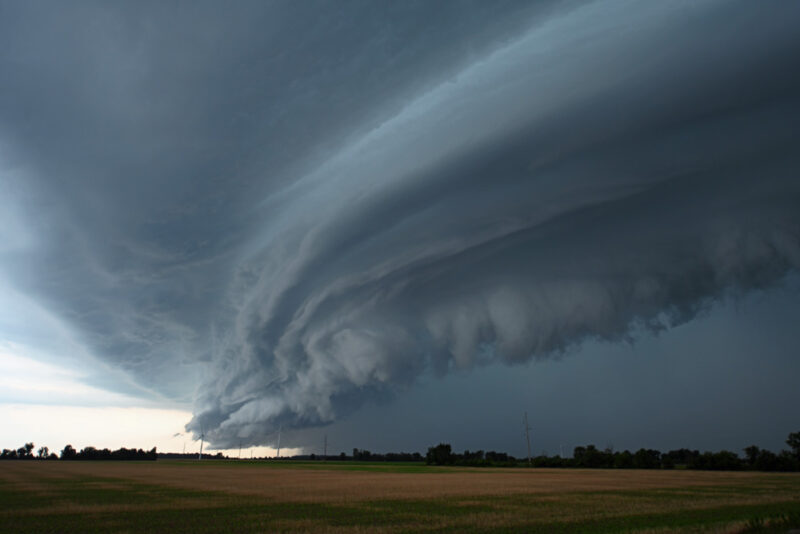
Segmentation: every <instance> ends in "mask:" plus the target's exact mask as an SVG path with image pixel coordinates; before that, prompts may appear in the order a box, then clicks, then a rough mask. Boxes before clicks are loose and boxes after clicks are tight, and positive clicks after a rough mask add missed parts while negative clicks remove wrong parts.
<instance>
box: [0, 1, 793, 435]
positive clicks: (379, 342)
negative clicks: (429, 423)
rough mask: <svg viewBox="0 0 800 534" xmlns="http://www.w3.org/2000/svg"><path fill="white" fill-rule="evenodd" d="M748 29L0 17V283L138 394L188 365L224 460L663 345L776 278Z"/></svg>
mask: <svg viewBox="0 0 800 534" xmlns="http://www.w3.org/2000/svg"><path fill="white" fill-rule="evenodd" d="M33 9H35V10H36V12H35V13H33V12H31V10H33ZM772 9H774V11H769V10H768V9H764V7H763V6H761V7H759V6H755V5H754V4H752V3H747V2H733V3H721V2H686V3H681V2H676V3H669V4H666V5H665V4H661V3H658V4H656V3H647V4H643V3H630V2H621V1H608V2H589V3H563V4H557V3H541V4H535V5H528V4H523V5H521V6H520V5H515V4H508V5H501V4H497V3H492V4H488V3H483V2H478V3H464V2H456V3H435V4H430V3H420V4H413V3H399V4H393V5H392V4H376V3H367V4H364V5H357V4H347V5H346V6H343V5H342V4H339V3H337V4H322V3H320V4H316V3H299V4H298V3H293V4H288V3H286V4H280V3H276V4H271V5H269V6H262V5H260V4H254V5H246V4H244V3H239V4H235V6H234V7H233V8H232V9H231V10H221V9H220V8H219V6H215V5H194V4H193V5H185V6H181V7H180V8H176V7H174V6H172V7H165V6H164V5H154V6H149V7H147V8H143V7H142V6H141V5H131V6H127V7H124V6H113V5H110V4H81V5H80V6H78V7H76V8H75V9H72V10H70V12H69V13H64V12H63V10H62V9H56V10H54V11H41V6H34V7H31V6H29V5H27V4H16V5H3V8H2V10H3V12H4V14H5V16H4V17H2V20H3V21H4V22H2V23H0V25H2V26H0V35H2V37H0V45H2V50H3V52H0V54H2V56H0V57H1V58H2V59H1V61H2V63H3V65H4V68H3V70H2V72H3V73H4V74H2V75H0V76H2V78H0V81H1V82H2V86H3V87H4V88H6V89H5V90H4V91H3V93H2V96H0V113H1V115H0V119H2V123H0V158H2V159H0V163H2V165H3V166H4V168H6V169H10V170H9V171H7V172H6V177H4V180H5V181H4V187H5V188H7V189H8V190H12V188H13V191H15V193H14V194H15V195H16V196H17V197H19V198H21V199H24V205H25V206H26V209H25V210H24V213H15V215H14V216H13V221H14V225H16V227H22V228H32V230H31V233H32V236H31V237H30V238H29V239H28V238H26V239H22V238H17V241H18V243H17V244H16V245H14V246H13V247H9V248H8V249H0V253H2V254H3V256H2V257H0V258H2V261H3V266H4V272H5V276H6V277H8V278H10V279H13V281H14V283H15V285H16V286H18V287H23V288H24V289H25V292H26V294H28V295H32V296H34V297H35V299H36V300H37V301H38V302H40V303H43V305H46V307H47V308H48V309H50V310H52V311H53V312H54V313H57V314H59V315H60V316H61V317H63V318H64V320H65V321H66V322H67V323H69V324H70V325H72V327H74V329H75V330H76V332H78V333H79V334H78V335H79V336H80V337H81V338H82V339H84V340H85V343H86V345H87V346H88V347H89V348H90V350H91V351H92V352H93V353H95V354H97V355H98V356H100V357H102V358H105V359H107V360H108V361H111V362H114V363H115V365H117V366H121V367H122V368H124V369H126V370H128V371H129V372H130V373H132V374H133V375H134V376H136V377H137V379H138V380H139V381H140V382H141V383H142V384H144V385H146V386H148V387H152V388H154V389H155V390H157V391H161V392H162V393H167V392H170V394H171V395H173V396H175V395H181V394H183V395H186V394H188V393H189V392H190V391H191V390H192V389H194V387H195V385H196V384H193V383H192V379H191V376H192V375H191V373H189V374H187V369H195V368H196V365H195V364H196V362H198V361H202V362H206V364H207V365H206V369H205V376H204V379H203V381H202V384H201V385H200V387H199V389H198V390H197V400H196V412H197V416H196V418H195V420H194V421H193V422H192V423H191V424H190V428H192V429H194V430H198V429H199V426H200V422H202V424H203V426H204V430H205V432H206V435H207V436H208V438H209V439H210V440H211V442H212V443H213V444H214V445H219V446H226V445H232V444H235V443H238V442H240V441H244V442H245V443H246V444H256V443H262V442H264V441H265V440H267V441H268V440H269V439H271V437H272V436H273V435H274V430H275V429H276V428H277V427H278V425H281V424H282V425H283V426H284V427H285V428H290V427H305V426H309V425H316V424H322V423H326V422H330V421H333V420H335V419H336V418H338V417H341V416H342V415H345V414H347V413H349V412H350V411H352V410H353V409H355V408H356V407H358V406H359V405H361V403H363V401H364V400H365V399H369V398H375V397H380V396H383V395H386V394H391V393H392V392H394V391H397V390H398V389H401V388H403V387H405V386H407V385H409V384H411V383H413V382H414V381H415V379H416V378H417V377H419V376H420V374H422V373H423V372H425V370H426V369H431V368H433V369H435V370H436V371H437V372H440V373H445V372H447V371H448V370H450V369H453V368H461V369H466V368H470V367H473V366H475V365H481V364H486V363H491V362H497V361H502V362H507V363H516V362H523V361H527V360H529V359H531V358H543V357H547V356H549V355H552V354H557V353H560V352H562V351H563V350H565V349H567V348H569V347H571V346H574V345H576V344H580V343H582V342H584V341H586V340H589V339H606V340H619V339H624V338H626V337H628V336H629V335H630V332H631V331H632V330H633V329H638V328H642V327H644V328H649V329H655V330H659V329H663V328H668V327H670V326H673V325H675V324H680V323H683V322H686V321H688V320H690V319H691V318H693V317H694V316H695V315H696V314H697V313H698V311H699V310H701V309H703V308H704V307H705V306H708V305H709V303H711V302H713V301H714V300H716V299H721V298H725V297H727V296H730V295H732V294H736V293H740V292H746V291H749V290H751V289H753V288H758V287H764V286H767V285H770V284H773V283H775V282H776V281H778V280H780V279H781V278H782V277H783V276H784V275H785V274H786V273H787V272H789V271H790V270H792V269H796V268H797V267H798V266H800V216H799V215H798V213H800V181H798V176H797V175H798V170H800V156H798V155H797V154H796V152H797V151H796V150H795V145H796V141H795V139H796V136H797V127H796V124H797V119H798V117H800V97H798V95H800V76H798V75H797V74H795V70H796V69H794V65H796V64H797V63H798V60H800V40H799V39H798V37H797V36H796V34H797V32H796V31H795V28H794V26H795V24H793V21H794V20H796V17H797V16H798V15H800V8H798V7H795V6H794V5H793V4H780V5H777V4H776V5H774V6H772ZM76 29H79V30H80V31H76ZM22 202H23V200H20V201H18V202H17V203H16V204H17V205H19V204H20V203H22ZM10 227H11V226H10ZM6 232H8V233H9V235H11V234H12V233H13V234H14V235H17V233H16V231H15V232H9V231H6ZM12 237H13V236H12Z"/></svg>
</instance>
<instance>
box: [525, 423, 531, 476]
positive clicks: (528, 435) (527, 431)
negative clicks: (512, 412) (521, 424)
mask: <svg viewBox="0 0 800 534" xmlns="http://www.w3.org/2000/svg"><path fill="white" fill-rule="evenodd" d="M525 440H526V441H527V442H528V465H531V427H530V426H528V412H525Z"/></svg>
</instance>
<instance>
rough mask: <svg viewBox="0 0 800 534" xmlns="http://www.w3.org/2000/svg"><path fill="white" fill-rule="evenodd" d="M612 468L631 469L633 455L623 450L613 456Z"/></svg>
mask: <svg viewBox="0 0 800 534" xmlns="http://www.w3.org/2000/svg"><path fill="white" fill-rule="evenodd" d="M614 467H616V468H618V469H631V468H632V467H633V454H631V451H628V450H625V451H622V452H618V453H617V454H615V455H614Z"/></svg>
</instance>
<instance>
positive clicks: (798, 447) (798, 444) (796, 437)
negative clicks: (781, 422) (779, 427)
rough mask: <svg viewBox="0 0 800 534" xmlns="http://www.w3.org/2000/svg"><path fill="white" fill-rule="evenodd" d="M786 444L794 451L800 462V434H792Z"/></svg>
mask: <svg viewBox="0 0 800 534" xmlns="http://www.w3.org/2000/svg"><path fill="white" fill-rule="evenodd" d="M786 444H787V445H788V446H789V448H791V449H792V453H793V454H794V457H795V458H796V459H797V460H800V432H792V433H791V434H789V437H787V438H786Z"/></svg>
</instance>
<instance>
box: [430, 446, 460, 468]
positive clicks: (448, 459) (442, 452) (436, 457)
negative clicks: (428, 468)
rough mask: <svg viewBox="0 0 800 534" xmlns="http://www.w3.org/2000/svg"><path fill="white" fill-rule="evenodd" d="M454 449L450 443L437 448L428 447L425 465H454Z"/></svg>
mask: <svg viewBox="0 0 800 534" xmlns="http://www.w3.org/2000/svg"><path fill="white" fill-rule="evenodd" d="M453 460H454V459H453V449H452V448H451V447H450V444H449V443H440V444H438V445H437V446H435V447H428V453H427V454H426V455H425V463H426V464H428V465H431V464H435V465H450V464H452V463H453Z"/></svg>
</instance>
